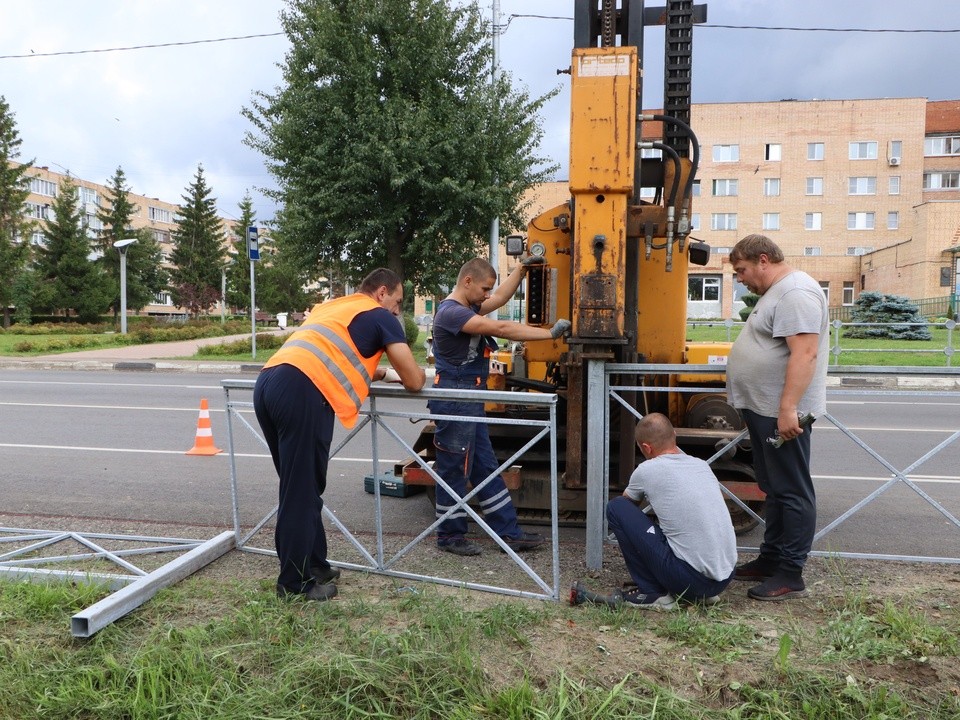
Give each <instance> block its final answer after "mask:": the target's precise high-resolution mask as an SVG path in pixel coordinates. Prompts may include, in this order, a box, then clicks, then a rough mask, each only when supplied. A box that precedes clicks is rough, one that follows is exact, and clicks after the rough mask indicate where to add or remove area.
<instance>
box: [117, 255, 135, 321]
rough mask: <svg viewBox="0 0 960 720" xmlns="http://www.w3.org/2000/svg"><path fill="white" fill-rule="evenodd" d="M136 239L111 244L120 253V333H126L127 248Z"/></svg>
mask: <svg viewBox="0 0 960 720" xmlns="http://www.w3.org/2000/svg"><path fill="white" fill-rule="evenodd" d="M136 241H137V239H136V238H124V239H123V240H117V241H116V242H115V243H114V244H113V246H114V247H115V248H116V249H117V251H118V252H119V253H120V333H121V334H122V335H126V334H127V248H128V247H130V246H131V245H133V244H134V243H135V242H136Z"/></svg>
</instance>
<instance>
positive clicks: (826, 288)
mask: <svg viewBox="0 0 960 720" xmlns="http://www.w3.org/2000/svg"><path fill="white" fill-rule="evenodd" d="M819 284H820V289H821V290H823V297H824V299H826V301H827V305H828V306H829V305H830V281H829V280H820V283H819Z"/></svg>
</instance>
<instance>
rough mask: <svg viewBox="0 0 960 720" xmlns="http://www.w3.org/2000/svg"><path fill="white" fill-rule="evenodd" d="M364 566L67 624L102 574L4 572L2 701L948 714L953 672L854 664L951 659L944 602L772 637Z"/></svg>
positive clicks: (487, 713)
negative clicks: (89, 578)
mask: <svg viewBox="0 0 960 720" xmlns="http://www.w3.org/2000/svg"><path fill="white" fill-rule="evenodd" d="M367 584H368V588H367V590H366V591H365V592H358V589H357V587H356V586H354V587H353V593H351V596H352V597H349V598H346V599H344V598H341V599H339V600H337V601H335V602H332V603H325V604H319V605H318V604H310V603H303V602H297V601H292V602H286V601H280V600H277V599H276V597H275V596H274V594H273V593H272V592H271V590H272V587H271V586H270V584H268V583H266V582H261V583H260V584H259V585H258V584H257V583H252V582H246V583H243V582H241V581H239V580H213V579H206V578H198V577H193V578H190V579H188V580H186V581H184V582H183V583H180V584H179V585H177V586H174V587H172V588H169V589H167V590H164V591H161V592H160V593H159V594H158V595H157V596H156V597H155V598H154V599H153V600H151V601H150V602H149V603H147V604H146V605H145V606H143V607H142V608H140V609H138V610H137V611H136V612H135V613H133V614H132V615H130V616H128V617H126V618H124V619H121V620H120V621H118V622H117V623H115V624H113V625H111V626H109V627H107V628H105V629H103V630H101V631H100V632H99V633H98V634H97V635H95V636H94V637H93V638H90V639H86V640H77V639H71V638H69V636H68V635H67V628H68V627H69V617H70V616H71V615H72V614H74V613H76V612H77V611H78V610H80V609H81V608H83V607H86V606H88V605H89V604H91V603H92V602H95V601H96V600H97V599H98V598H99V597H100V596H102V594H103V593H102V592H101V591H98V590H97V589H95V588H89V587H86V586H83V585H74V584H54V585H31V584H26V583H0V717H2V718H90V719H93V718H96V719H97V720H111V719H114V718H116V719H117V720H120V719H121V718H124V719H125V718H138V719H144V720H147V719H154V718H156V719H158V720H159V719H165V718H304V719H305V718H344V719H348V720H352V719H354V718H357V719H359V718H383V719H387V718H416V719H421V718H422V719H424V720H426V719H428V718H431V719H432V718H444V719H446V718H451V719H453V720H477V719H481V720H482V719H486V718H489V719H491V720H494V719H496V720H500V719H503V718H506V719H513V718H515V719H516V720H525V719H527V718H529V719H531V720H534V719H539V718H556V719H558V720H559V719H562V718H569V719H571V720H573V719H580V718H597V719H598V720H600V719H603V720H606V719H608V718H609V719H617V718H623V719H626V718H631V719H632V718H657V719H658V720H687V719H690V718H704V719H709V718H717V719H719V718H731V719H733V718H737V719H740V720H747V719H755V720H761V719H768V718H769V719H775V718H776V719H781V720H787V719H790V718H809V719H811V720H813V719H816V720H853V719H857V720H861V719H863V718H874V719H876V720H881V719H884V718H886V719H892V718H897V720H907V719H910V718H917V719H920V718H923V719H924V720H940V719H941V718H942V719H944V720H946V718H956V717H958V716H960V701H958V699H957V695H956V694H955V693H951V692H950V691H949V689H948V688H938V687H911V686H910V685H909V683H904V682H897V681H896V680H889V679H888V680H887V681H885V682H877V681H876V680H875V679H872V678H870V677H868V676H867V675H865V672H864V669H863V667H862V666H861V665H860V662H861V660H862V659H863V658H869V657H875V656H876V653H875V648H874V640H875V639H876V638H877V637H882V638H883V642H884V643H885V645H884V648H883V654H889V655H891V656H892V657H893V660H892V661H891V662H901V663H902V662H903V661H904V659H905V658H912V659H914V662H916V663H922V662H924V661H926V659H927V657H929V656H934V655H937V656H940V657H941V658H942V659H943V660H944V662H949V663H952V662H953V661H954V660H955V655H956V652H957V647H956V638H955V637H954V638H953V639H950V638H949V637H948V635H949V634H950V633H951V632H952V631H951V630H950V629H949V627H948V626H949V622H948V621H946V620H940V621H938V620H937V618H936V617H933V616H926V615H924V614H923V613H921V612H919V611H911V612H903V611H902V610H897V609H896V608H892V607H887V606H884V607H883V608H881V613H880V614H879V615H877V616H875V617H872V618H869V619H868V621H867V625H869V628H867V629H864V620H863V619H862V618H861V617H860V610H862V609H863V608H864V607H865V606H867V605H868V604H869V603H868V602H867V600H866V599H865V598H864V597H863V596H854V597H852V598H850V599H848V601H847V602H846V603H845V604H844V605H843V606H842V607H838V608H836V616H835V620H834V622H833V623H831V625H830V627H826V628H822V629H821V628H819V627H818V624H817V623H816V621H815V619H813V620H811V619H808V622H806V623H802V622H800V621H799V620H797V621H796V622H795V623H794V628H793V629H792V630H791V633H790V634H787V633H784V634H782V635H781V636H780V639H779V643H778V644H776V643H775V645H776V646H777V649H775V650H774V652H773V653H772V654H771V651H770V641H769V640H766V639H765V638H764V637H762V636H761V635H760V634H759V633H758V632H757V631H756V630H755V629H753V628H752V627H751V626H750V625H749V621H750V620H755V619H754V618H741V617H738V616H737V615H735V614H734V613H732V612H731V611H729V610H724V609H723V607H722V606H720V607H716V608H709V609H703V608H691V609H688V610H686V611H683V612H682V613H681V614H676V615H661V616H650V615H646V614H644V613H640V612H637V611H634V610H621V611H610V610H607V609H605V608H600V607H594V606H584V607H578V608H571V607H569V606H566V605H560V604H550V603H539V602H533V601H517V600H513V601H510V600H502V601H496V602H491V601H489V600H488V597H489V596H483V597H484V600H483V601H481V602H477V600H478V596H477V594H471V593H467V592H463V593H461V592H458V591H448V590H440V589H437V588H435V587H433V586H418V587H417V588H416V590H415V591H414V592H403V593H401V592H398V588H397V587H396V586H395V585H393V584H391V583H390V582H389V581H386V580H384V581H383V582H382V583H379V584H377V582H370V583H367ZM369 586H372V587H374V588H375V589H372V590H371V589H370V587H369ZM904 620H905V622H904ZM884 628H886V629H884ZM893 628H896V629H895V630H894V629H893ZM953 634H954V635H955V632H954V633H953ZM838 647H840V648H841V649H840V650H837V648H838ZM824 650H831V652H826V653H824V652H823V651H824ZM921 658H922V659H921Z"/></svg>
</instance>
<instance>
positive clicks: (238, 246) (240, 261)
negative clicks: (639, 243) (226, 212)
mask: <svg viewBox="0 0 960 720" xmlns="http://www.w3.org/2000/svg"><path fill="white" fill-rule="evenodd" d="M238 207H239V208H240V219H239V220H237V223H236V225H234V226H233V242H232V243H231V249H230V258H229V259H228V260H227V262H228V263H229V264H228V265H227V305H229V306H230V307H236V308H249V307H250V255H249V253H248V252H247V228H248V227H250V226H251V225H256V224H257V214H256V212H254V209H253V199H252V198H251V197H250V193H249V192H247V193H245V194H244V196H243V200H241V201H240V203H239V204H238ZM258 284H259V283H258ZM258 289H259V288H258ZM258 300H259V298H258Z"/></svg>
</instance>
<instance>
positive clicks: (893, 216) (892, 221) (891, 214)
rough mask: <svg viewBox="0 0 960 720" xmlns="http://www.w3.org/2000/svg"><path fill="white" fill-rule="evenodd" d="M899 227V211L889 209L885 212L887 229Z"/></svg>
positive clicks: (897, 228)
mask: <svg viewBox="0 0 960 720" xmlns="http://www.w3.org/2000/svg"><path fill="white" fill-rule="evenodd" d="M899 229H900V213H898V212H897V211H896V210H890V211H888V212H887V230H899Z"/></svg>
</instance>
